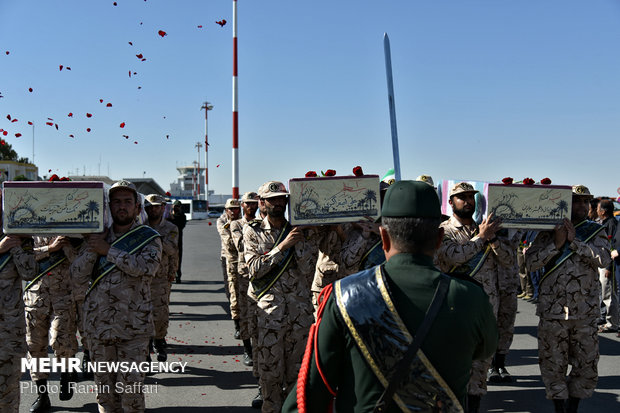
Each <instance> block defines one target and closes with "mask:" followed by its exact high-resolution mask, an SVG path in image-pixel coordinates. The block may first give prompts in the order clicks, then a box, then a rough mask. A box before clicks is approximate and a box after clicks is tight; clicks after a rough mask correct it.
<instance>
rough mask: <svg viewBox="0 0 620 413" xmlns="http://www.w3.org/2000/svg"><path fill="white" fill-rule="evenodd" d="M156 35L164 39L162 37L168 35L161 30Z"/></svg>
mask: <svg viewBox="0 0 620 413" xmlns="http://www.w3.org/2000/svg"><path fill="white" fill-rule="evenodd" d="M157 34H158V35H160V36H161V37H164V36H167V35H168V33H166V32H165V31H163V30H160V31H158V32H157Z"/></svg>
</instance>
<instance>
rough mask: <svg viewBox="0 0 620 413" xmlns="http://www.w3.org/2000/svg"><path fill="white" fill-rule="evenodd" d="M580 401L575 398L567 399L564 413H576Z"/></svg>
mask: <svg viewBox="0 0 620 413" xmlns="http://www.w3.org/2000/svg"><path fill="white" fill-rule="evenodd" d="M580 401H581V399H578V398H576V397H569V398H568V401H567V402H566V413H577V408H578V407H579V402H580Z"/></svg>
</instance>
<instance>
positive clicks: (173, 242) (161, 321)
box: [144, 194, 179, 361]
mask: <svg viewBox="0 0 620 413" xmlns="http://www.w3.org/2000/svg"><path fill="white" fill-rule="evenodd" d="M144 205H145V207H144V209H145V210H146V214H147V215H148V217H149V226H150V227H151V228H153V229H154V230H155V231H157V232H158V233H159V235H161V242H162V248H163V249H162V253H161V261H160V263H159V269H158V270H157V273H156V274H155V277H153V280H152V281H151V298H152V300H153V321H154V323H155V335H154V336H153V345H154V347H155V350H156V351H157V361H166V360H167V359H168V354H167V353H166V347H167V344H166V334H167V333H168V320H169V315H170V312H169V304H170V288H171V286H172V282H173V281H174V280H175V278H176V275H177V269H178V266H179V250H178V244H177V242H178V240H179V228H178V227H177V226H176V225H174V224H173V223H172V222H170V221H167V220H165V219H163V215H164V209H165V207H166V199H165V198H164V197H163V196H161V195H157V194H150V195H147V196H146V201H145V204H144ZM148 351H149V357H147V360H148V358H150V351H151V348H150V346H149V349H148Z"/></svg>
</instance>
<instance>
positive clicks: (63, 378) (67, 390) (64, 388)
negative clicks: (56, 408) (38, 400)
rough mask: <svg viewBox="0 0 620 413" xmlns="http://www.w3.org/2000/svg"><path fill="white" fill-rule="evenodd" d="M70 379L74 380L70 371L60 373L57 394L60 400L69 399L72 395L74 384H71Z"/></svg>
mask: <svg viewBox="0 0 620 413" xmlns="http://www.w3.org/2000/svg"><path fill="white" fill-rule="evenodd" d="M72 379H73V381H74V382H75V379H74V377H72V374H71V373H67V372H65V373H60V394H59V395H58V398H59V399H60V400H61V401H67V400H71V398H72V397H73V389H74V387H73V386H75V384H74V385H73V386H72V385H71V381H72Z"/></svg>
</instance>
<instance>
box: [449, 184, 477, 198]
mask: <svg viewBox="0 0 620 413" xmlns="http://www.w3.org/2000/svg"><path fill="white" fill-rule="evenodd" d="M464 193H473V194H477V193H478V191H477V190H475V189H474V187H473V186H472V185H471V184H469V183H467V182H459V183H458V184H456V185H454V186H453V187H452V189H450V194H449V195H448V198H451V197H452V196H453V195H458V194H464Z"/></svg>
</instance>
